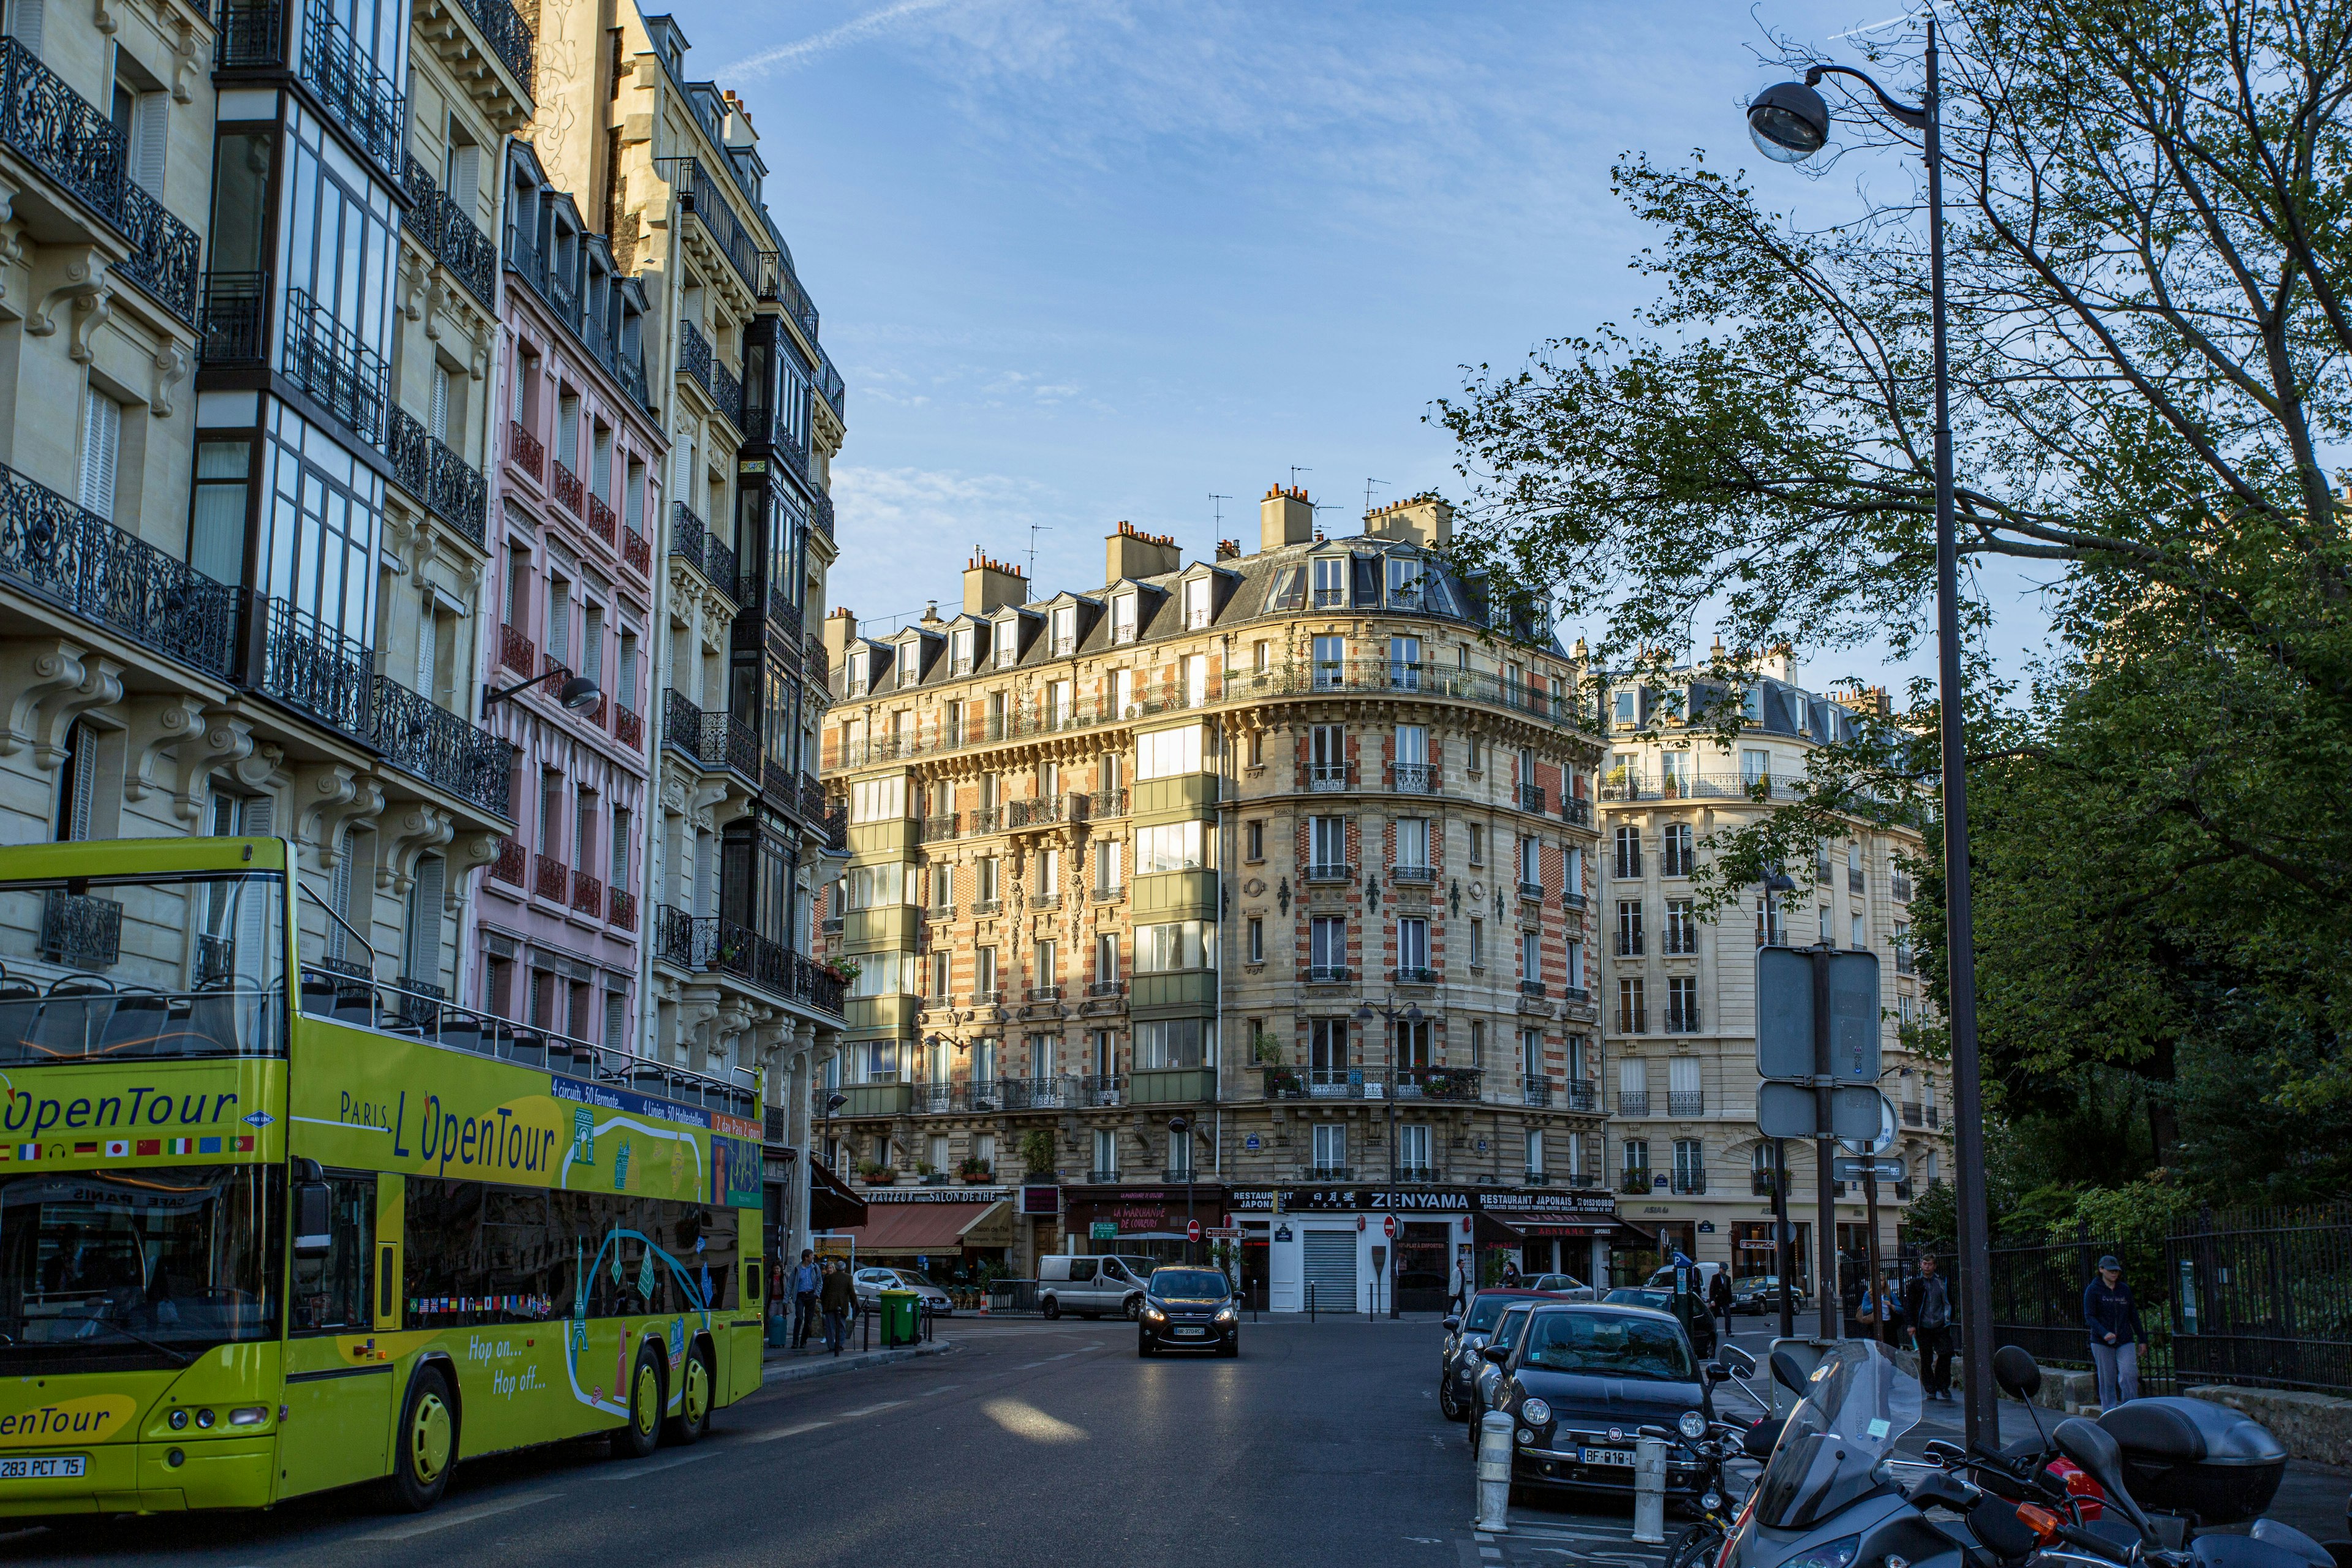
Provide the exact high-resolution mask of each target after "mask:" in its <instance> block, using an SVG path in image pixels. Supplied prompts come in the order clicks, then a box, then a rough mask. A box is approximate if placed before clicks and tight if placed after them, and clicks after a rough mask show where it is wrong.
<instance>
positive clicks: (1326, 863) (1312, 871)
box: [1307, 860, 1356, 882]
mask: <svg viewBox="0 0 2352 1568" xmlns="http://www.w3.org/2000/svg"><path fill="white" fill-rule="evenodd" d="M1355 874H1356V868H1354V867H1353V866H1351V865H1349V863H1348V862H1347V861H1345V860H1310V861H1308V862H1307V880H1308V881H1310V882H1345V881H1348V880H1349V879H1352V878H1353V877H1354V876H1355Z"/></svg>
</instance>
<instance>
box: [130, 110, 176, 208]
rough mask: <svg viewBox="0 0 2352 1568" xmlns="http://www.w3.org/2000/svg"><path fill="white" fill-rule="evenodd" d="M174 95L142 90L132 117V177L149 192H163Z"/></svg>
mask: <svg viewBox="0 0 2352 1568" xmlns="http://www.w3.org/2000/svg"><path fill="white" fill-rule="evenodd" d="M171 101H172V95H171V94H169V93H167V92H142V93H141V94H140V95H139V103H138V107H137V109H136V110H134V111H133V113H132V117H131V178H132V179H133V180H136V181H137V182H138V183H139V187H140V189H142V190H143V191H145V192H146V193H147V194H148V195H152V196H160V195H163V154H164V151H165V149H166V148H168V147H169V146H170V145H171V141H170V135H169V132H170V125H171V121H170V118H169V117H170V114H171V108H170V105H171Z"/></svg>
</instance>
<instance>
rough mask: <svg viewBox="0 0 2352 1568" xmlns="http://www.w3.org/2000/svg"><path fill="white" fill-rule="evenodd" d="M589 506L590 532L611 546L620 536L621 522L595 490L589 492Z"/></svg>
mask: <svg viewBox="0 0 2352 1568" xmlns="http://www.w3.org/2000/svg"><path fill="white" fill-rule="evenodd" d="M587 505H588V511H587V517H588V531H589V532H591V533H593V534H594V535H595V536H596V537H597V538H599V539H601V540H603V541H604V542H605V543H606V544H608V545H609V544H611V543H612V542H614V540H615V539H616V538H617V537H618V536H619V529H620V521H621V520H620V519H619V518H617V517H615V516H614V515H613V509H612V508H611V507H610V506H607V505H606V504H605V503H604V497H603V496H600V495H598V494H597V493H596V492H595V491H593V490H591V491H589V492H588V498H587Z"/></svg>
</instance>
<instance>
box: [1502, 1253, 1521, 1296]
mask: <svg viewBox="0 0 2352 1568" xmlns="http://www.w3.org/2000/svg"><path fill="white" fill-rule="evenodd" d="M1497 1283H1498V1284H1500V1285H1501V1286H1502V1287H1503V1289H1506V1290H1516V1289H1518V1288H1519V1263H1518V1259H1517V1258H1511V1257H1508V1256H1506V1257H1505V1258H1504V1259H1503V1273H1502V1278H1501V1279H1499V1280H1498V1281H1497Z"/></svg>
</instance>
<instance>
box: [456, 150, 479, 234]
mask: <svg viewBox="0 0 2352 1568" xmlns="http://www.w3.org/2000/svg"><path fill="white" fill-rule="evenodd" d="M481 188H482V150H481V148H479V147H478V146H476V145H475V144H474V143H472V142H459V143H458V144H457V145H455V146H453V147H451V148H450V149H449V182H448V195H449V199H450V200H451V201H452V202H454V203H456V204H457V210H458V211H460V212H462V213H464V214H465V215H466V216H467V217H468V218H471V217H473V216H474V207H475V205H476V203H477V202H478V200H479V198H480V193H481Z"/></svg>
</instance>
